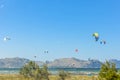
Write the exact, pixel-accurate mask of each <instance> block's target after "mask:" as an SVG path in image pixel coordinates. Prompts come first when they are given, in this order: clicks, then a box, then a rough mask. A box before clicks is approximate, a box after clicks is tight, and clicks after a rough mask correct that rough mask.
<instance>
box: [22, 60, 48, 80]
mask: <svg viewBox="0 0 120 80" xmlns="http://www.w3.org/2000/svg"><path fill="white" fill-rule="evenodd" d="M20 75H23V76H24V78H27V79H33V80H44V79H45V80H49V77H48V75H49V74H48V70H47V66H46V65H44V66H43V68H40V67H39V66H38V65H37V64H36V63H35V62H33V61H30V62H29V63H28V64H26V65H24V66H23V67H22V68H21V70H20Z"/></svg>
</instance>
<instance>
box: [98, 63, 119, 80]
mask: <svg viewBox="0 0 120 80" xmlns="http://www.w3.org/2000/svg"><path fill="white" fill-rule="evenodd" d="M99 80H120V76H119V74H118V71H117V69H116V66H115V64H114V63H110V62H108V61H106V62H105V63H104V64H102V66H101V69H100V72H99Z"/></svg>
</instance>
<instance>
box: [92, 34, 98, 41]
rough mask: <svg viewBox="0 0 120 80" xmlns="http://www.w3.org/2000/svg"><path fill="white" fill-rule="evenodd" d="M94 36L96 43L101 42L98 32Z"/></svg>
mask: <svg viewBox="0 0 120 80" xmlns="http://www.w3.org/2000/svg"><path fill="white" fill-rule="evenodd" d="M93 36H94V37H95V41H98V40H99V34H98V33H97V32H95V33H93Z"/></svg>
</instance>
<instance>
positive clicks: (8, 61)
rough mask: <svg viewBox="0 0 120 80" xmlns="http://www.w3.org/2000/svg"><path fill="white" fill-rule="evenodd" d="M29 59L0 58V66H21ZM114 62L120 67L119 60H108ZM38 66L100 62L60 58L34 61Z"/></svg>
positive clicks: (80, 65) (88, 65)
mask: <svg viewBox="0 0 120 80" xmlns="http://www.w3.org/2000/svg"><path fill="white" fill-rule="evenodd" d="M29 61H30V60H29V59H25V58H18V57H16V58H4V59H0V68H21V67H22V66H23V65H24V64H26V63H28V62H29ZM109 61H110V62H114V63H115V64H116V66H117V68H120V61H119V60H116V59H111V60H109ZM36 63H37V64H38V65H39V66H42V65H43V64H47V65H48V67H49V68H100V67H101V64H102V62H100V61H99V60H79V59H76V58H61V59H55V60H54V61H46V62H41V61H36Z"/></svg>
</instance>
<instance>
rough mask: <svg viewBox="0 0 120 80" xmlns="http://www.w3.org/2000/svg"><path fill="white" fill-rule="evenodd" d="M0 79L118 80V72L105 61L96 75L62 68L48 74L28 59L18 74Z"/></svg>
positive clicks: (113, 65) (119, 78)
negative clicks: (81, 73) (76, 73)
mask: <svg viewBox="0 0 120 80" xmlns="http://www.w3.org/2000/svg"><path fill="white" fill-rule="evenodd" d="M0 80H120V73H119V71H118V70H117V69H116V65H115V64H114V63H110V62H108V61H106V62H105V63H104V64H102V66H101V69H100V72H99V74H98V75H97V76H84V75H70V74H69V73H68V72H65V71H64V70H61V71H59V74H58V75H49V73H48V68H47V66H46V65H44V66H43V67H42V68H40V67H39V66H38V65H37V64H36V63H35V62H33V61H30V62H29V63H28V64H26V65H24V66H23V67H22V68H21V70H20V74H9V75H8V74H6V75H5V74H1V75H0Z"/></svg>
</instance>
